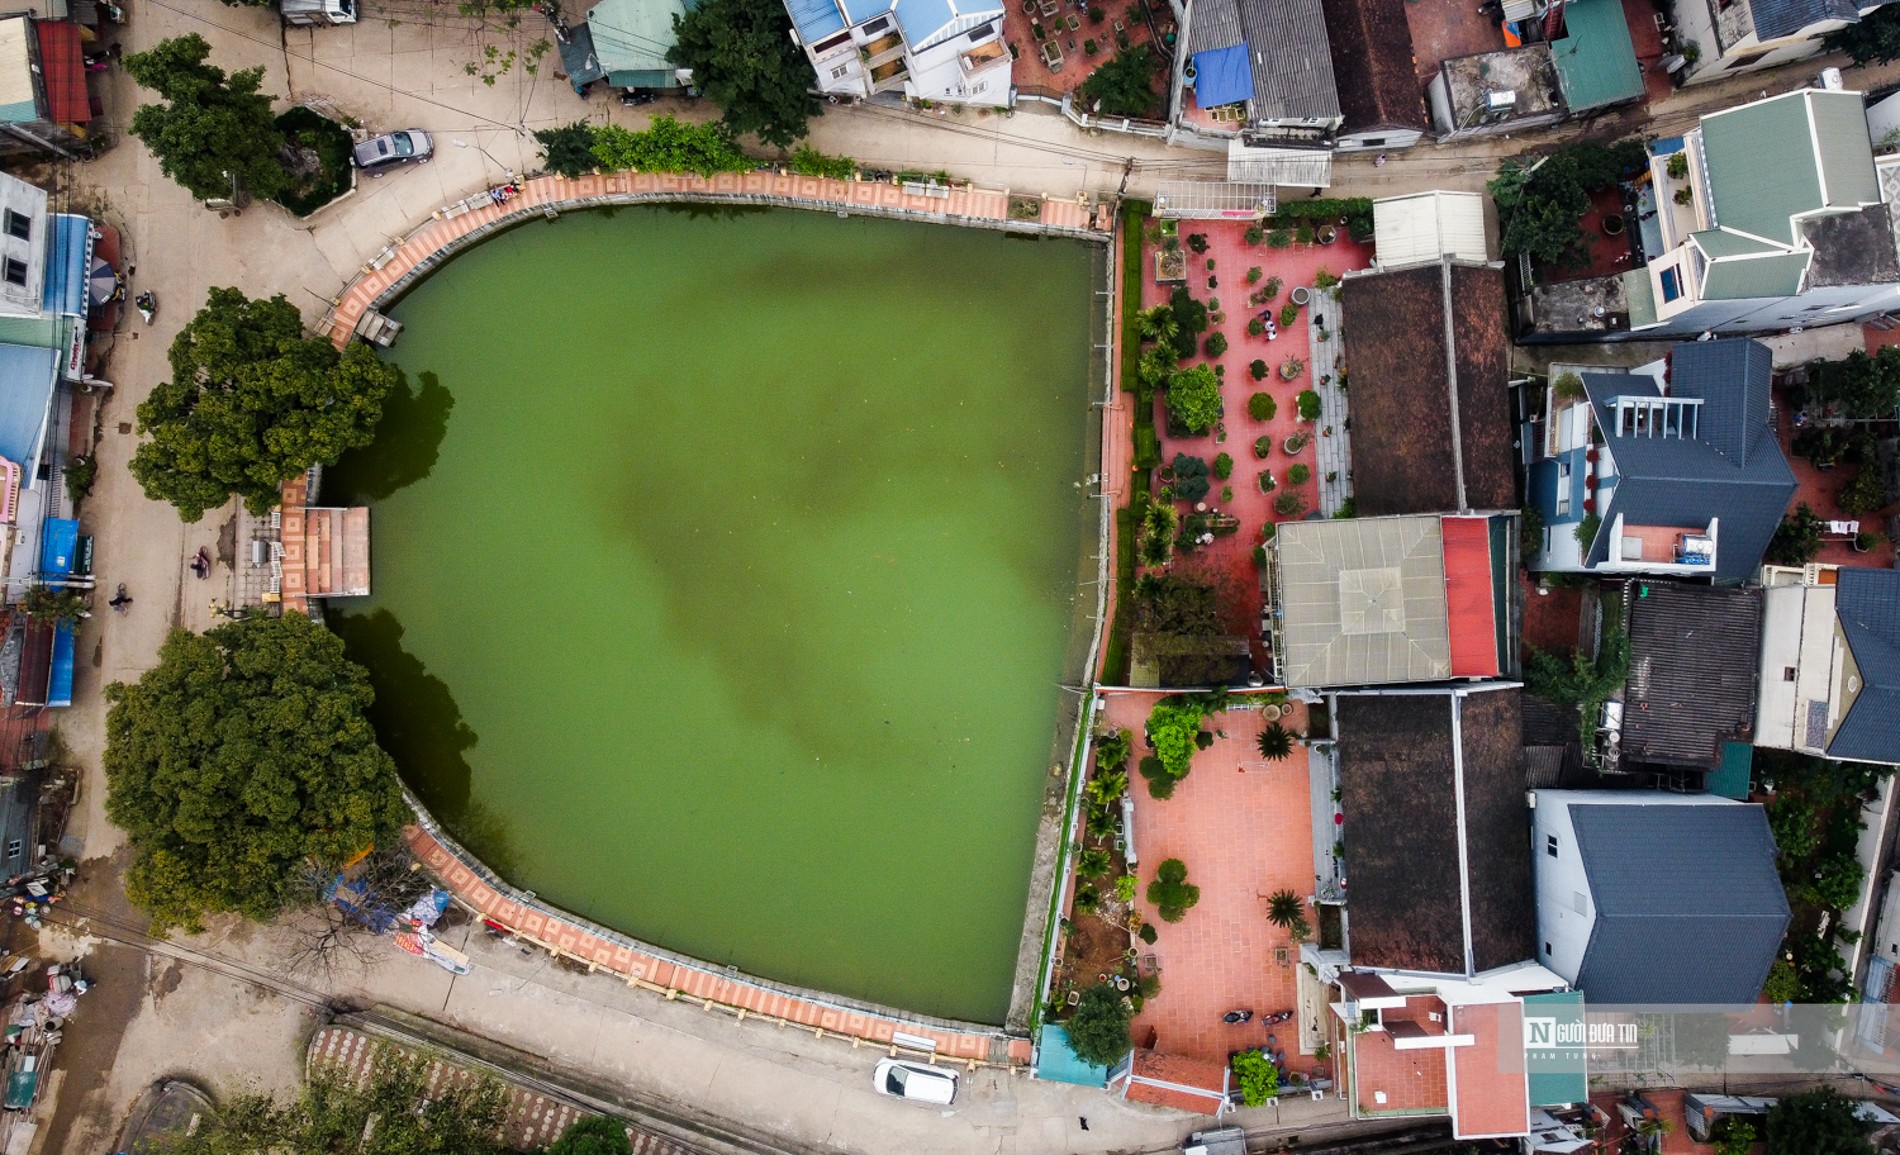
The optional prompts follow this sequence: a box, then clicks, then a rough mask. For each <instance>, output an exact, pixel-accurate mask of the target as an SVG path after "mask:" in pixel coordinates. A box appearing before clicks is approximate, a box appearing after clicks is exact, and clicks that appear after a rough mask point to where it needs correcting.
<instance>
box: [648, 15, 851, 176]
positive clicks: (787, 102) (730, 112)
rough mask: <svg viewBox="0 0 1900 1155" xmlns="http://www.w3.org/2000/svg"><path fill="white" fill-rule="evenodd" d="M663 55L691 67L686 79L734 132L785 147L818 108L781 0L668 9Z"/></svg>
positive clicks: (807, 65) (808, 65) (806, 66)
mask: <svg viewBox="0 0 1900 1155" xmlns="http://www.w3.org/2000/svg"><path fill="white" fill-rule="evenodd" d="M666 58H667V59H668V60H670V61H672V62H673V63H674V64H677V65H679V66H680V67H681V68H690V69H692V70H693V84H694V85H696V86H697V87H698V88H699V90H700V91H701V92H703V93H705V94H706V95H707V96H708V97H710V98H711V99H712V102H713V103H714V104H717V105H718V106H719V107H720V108H721V109H722V110H723V111H724V114H725V121H726V126H727V127H728V128H730V129H732V131H733V132H734V133H736V134H738V135H741V136H743V135H745V134H747V133H750V134H752V135H753V136H756V137H758V138H759V139H760V140H762V141H764V142H765V143H766V144H769V145H773V146H775V147H778V148H787V147H789V146H790V145H791V144H792V142H794V141H796V140H798V139H799V138H800V137H802V136H804V135H805V125H806V122H808V121H809V120H810V119H811V118H812V117H814V116H817V115H818V113H819V108H818V102H817V101H816V100H815V99H813V98H812V95H811V89H812V85H813V84H814V83H815V82H816V77H814V76H813V75H812V71H811V62H810V61H808V60H806V59H805V53H804V50H803V49H801V48H799V46H798V43H797V42H796V41H794V40H793V39H792V21H791V17H790V16H788V15H787V14H786V12H785V5H784V4H782V3H780V0H705V2H704V3H702V4H701V5H699V7H697V8H694V9H693V10H692V11H690V12H688V13H687V14H686V15H684V16H675V17H673V47H672V48H670V49H668V50H667V53H666Z"/></svg>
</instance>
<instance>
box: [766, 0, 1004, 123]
mask: <svg viewBox="0 0 1900 1155" xmlns="http://www.w3.org/2000/svg"><path fill="white" fill-rule="evenodd" d="M785 8H786V11H788V12H790V13H791V17H792V27H793V29H794V36H795V38H796V39H797V40H798V43H799V44H800V46H802V47H803V48H804V49H805V55H806V56H807V57H808V58H809V59H810V60H811V66H812V70H813V71H814V72H815V73H817V77H818V84H817V87H818V91H820V92H822V93H825V94H826V95H828V96H833V97H838V98H850V99H854V100H861V99H864V98H866V97H869V96H873V95H876V94H878V93H883V92H890V93H901V94H902V95H903V96H905V97H908V98H910V99H912V100H931V101H942V102H946V103H951V104H976V105H984V106H988V107H995V108H1003V107H1007V106H1008V105H1009V104H1010V103H1011V100H1012V99H1013V96H1012V88H1011V79H1010V77H1011V72H1012V66H1013V64H1014V61H1015V58H1014V57H1013V56H1012V55H1011V54H1010V51H1009V46H1008V44H1006V43H1005V42H1004V40H1003V7H1002V5H1001V4H1000V3H997V2H996V0H786V3H785Z"/></svg>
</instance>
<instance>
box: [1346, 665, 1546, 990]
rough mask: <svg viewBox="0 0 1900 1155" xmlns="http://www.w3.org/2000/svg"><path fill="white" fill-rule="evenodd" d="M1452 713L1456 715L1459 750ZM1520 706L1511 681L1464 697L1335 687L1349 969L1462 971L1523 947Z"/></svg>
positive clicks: (1528, 938)
mask: <svg viewBox="0 0 1900 1155" xmlns="http://www.w3.org/2000/svg"><path fill="white" fill-rule="evenodd" d="M1454 709H1457V710H1459V711H1460V714H1459V733H1460V734H1461V735H1462V739H1463V741H1462V749H1459V750H1455V749H1454V744H1453V730H1452V711H1453V710H1454ZM1519 710H1520V705H1519V691H1518V690H1516V689H1508V690H1490V691H1484V692H1480V693H1469V694H1465V695H1463V696H1462V702H1459V701H1457V700H1455V699H1454V697H1453V695H1452V694H1450V693H1424V694H1381V693H1365V694H1360V693H1352V694H1342V695H1340V697H1339V699H1338V718H1337V726H1338V733H1339V755H1340V770H1339V787H1340V808H1341V810H1342V811H1343V812H1344V814H1345V828H1344V835H1345V843H1346V866H1347V874H1348V877H1349V878H1350V880H1351V889H1350V891H1349V897H1348V900H1347V911H1348V915H1347V916H1348V918H1349V920H1350V923H1351V927H1352V936H1351V937H1352V947H1351V950H1352V961H1353V964H1354V965H1356V966H1373V967H1387V968H1393V969H1398V970H1416V971H1430V972H1436V973H1440V974H1466V973H1470V972H1472V971H1486V970H1491V969H1493V968H1495V967H1499V966H1505V965H1508V964H1510V963H1513V962H1519V961H1522V960H1524V959H1527V958H1530V957H1531V953H1532V952H1531V948H1532V937H1533V936H1532V929H1533V907H1532V901H1531V881H1530V833H1529V829H1530V828H1529V823H1528V820H1527V817H1526V815H1525V811H1524V750H1523V745H1522V742H1523V736H1522V722H1521V720H1520V715H1519ZM1454 757H1456V758H1458V759H1459V761H1458V762H1456V763H1455V762H1454ZM1461 781H1462V784H1463V807H1462V809H1463V811H1464V817H1463V822H1464V837H1463V838H1462V840H1461V839H1460V837H1459V821H1460V817H1459V811H1460V799H1459V791H1460V782H1461ZM1461 842H1462V844H1463V847H1464V849H1463V851H1462V854H1463V856H1464V857H1463V860H1462V863H1463V868H1462V869H1461V858H1460V855H1461V850H1460V844H1461ZM1467 887H1468V888H1469V896H1470V899H1469V904H1468V905H1467V903H1466V899H1465V894H1466V888H1467ZM1467 924H1469V927H1470V936H1471V958H1470V966H1469V968H1468V967H1467V962H1466V956H1465V933H1466V931H1465V927H1466V925H1467Z"/></svg>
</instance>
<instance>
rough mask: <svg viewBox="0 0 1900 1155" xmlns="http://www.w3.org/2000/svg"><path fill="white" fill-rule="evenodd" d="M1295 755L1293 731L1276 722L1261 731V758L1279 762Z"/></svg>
mask: <svg viewBox="0 0 1900 1155" xmlns="http://www.w3.org/2000/svg"><path fill="white" fill-rule="evenodd" d="M1292 754H1293V731H1291V730H1289V729H1287V728H1286V727H1285V726H1282V725H1280V723H1278V722H1275V723H1274V724H1273V725H1271V726H1268V727H1267V728H1266V729H1264V730H1262V731H1260V756H1261V757H1262V758H1265V759H1266V760H1268V761H1269V762H1279V761H1282V760H1283V759H1285V758H1288V757H1290V756H1291V755H1292Z"/></svg>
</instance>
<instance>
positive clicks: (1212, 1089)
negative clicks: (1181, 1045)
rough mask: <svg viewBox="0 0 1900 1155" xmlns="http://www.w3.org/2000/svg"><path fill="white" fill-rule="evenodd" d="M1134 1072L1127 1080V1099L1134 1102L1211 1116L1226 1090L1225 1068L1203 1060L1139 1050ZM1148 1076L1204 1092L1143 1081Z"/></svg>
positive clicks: (1157, 1080) (1148, 1077)
mask: <svg viewBox="0 0 1900 1155" xmlns="http://www.w3.org/2000/svg"><path fill="white" fill-rule="evenodd" d="M1134 1075H1135V1077H1134V1078H1133V1079H1130V1080H1129V1082H1128V1092H1127V1096H1126V1097H1127V1098H1129V1099H1133V1100H1134V1101H1135V1102H1137V1103H1154V1104H1156V1105H1157V1106H1161V1107H1173V1108H1174V1109H1175V1110H1177V1111H1193V1112H1195V1113H1197V1114H1201V1115H1212V1114H1214V1113H1215V1111H1216V1110H1218V1109H1219V1107H1220V1097H1221V1095H1222V1093H1223V1092H1224V1091H1225V1089H1226V1078H1227V1068H1226V1067H1224V1066H1222V1065H1221V1064H1219V1063H1216V1062H1212V1061H1210V1060H1207V1059H1193V1058H1189V1057H1188V1056H1186V1055H1169V1054H1163V1053H1162V1052H1160V1051H1149V1050H1140V1051H1136V1052H1135V1062H1134ZM1148 1079H1152V1080H1154V1081H1156V1082H1161V1083H1172V1084H1175V1086H1177V1087H1196V1088H1199V1089H1200V1090H1201V1091H1203V1092H1205V1093H1204V1094H1195V1093H1193V1092H1191V1091H1179V1090H1175V1089H1174V1087H1157V1086H1154V1085H1153V1084H1152V1083H1148V1082H1144V1081H1143V1080H1148Z"/></svg>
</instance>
